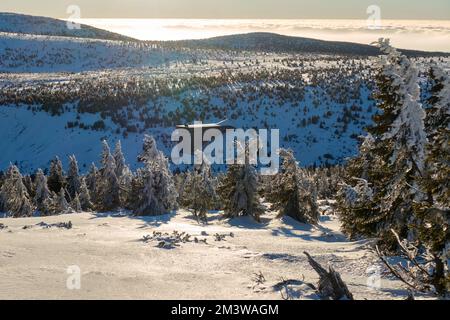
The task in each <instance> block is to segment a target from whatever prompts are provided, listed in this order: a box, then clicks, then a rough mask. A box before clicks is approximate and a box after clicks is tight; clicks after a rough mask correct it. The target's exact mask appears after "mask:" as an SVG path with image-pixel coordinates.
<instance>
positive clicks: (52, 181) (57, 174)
mask: <svg viewBox="0 0 450 320" xmlns="http://www.w3.org/2000/svg"><path fill="white" fill-rule="evenodd" d="M47 183H48V188H49V189H50V191H52V192H55V193H59V191H60V190H61V188H64V187H65V185H66V179H65V177H64V171H63V166H62V163H61V160H59V158H58V157H55V159H54V160H52V162H51V164H50V174H49V176H48V179H47Z"/></svg>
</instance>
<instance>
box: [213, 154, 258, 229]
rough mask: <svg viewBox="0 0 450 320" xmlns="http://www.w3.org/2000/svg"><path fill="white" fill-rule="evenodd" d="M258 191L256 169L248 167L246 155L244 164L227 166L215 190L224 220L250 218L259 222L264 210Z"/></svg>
mask: <svg viewBox="0 0 450 320" xmlns="http://www.w3.org/2000/svg"><path fill="white" fill-rule="evenodd" d="M247 150H248V149H247ZM246 153H248V152H246ZM258 191H259V190H258V175H257V172H256V169H255V168H254V167H253V166H252V165H250V163H249V157H248V154H247V155H246V160H245V164H233V165H229V166H228V171H227V173H226V175H225V176H223V177H222V179H221V181H220V183H219V186H218V188H217V192H218V194H219V197H220V199H221V202H222V207H223V208H224V216H225V217H226V218H235V217H239V216H251V217H253V218H254V219H255V220H256V221H258V222H260V221H261V220H260V215H261V214H262V213H263V211H264V208H263V207H262V205H261V202H260V197H259V193H258Z"/></svg>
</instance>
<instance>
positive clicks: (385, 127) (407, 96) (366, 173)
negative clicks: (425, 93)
mask: <svg viewBox="0 0 450 320" xmlns="http://www.w3.org/2000/svg"><path fill="white" fill-rule="evenodd" d="M379 46H380V49H381V51H382V52H383V53H384V54H385V55H383V56H382V57H381V58H380V63H379V65H378V76H377V78H376V84H377V94H376V95H375V96H376V98H377V100H378V107H379V108H380V110H381V111H382V113H381V114H379V115H377V116H375V117H374V125H373V126H372V127H371V128H369V133H370V134H371V135H370V137H369V139H370V143H369V141H366V142H367V143H365V144H363V146H362V149H361V152H360V156H358V157H357V158H356V159H355V160H353V161H351V162H350V163H349V166H348V169H349V170H348V173H349V176H348V177H347V180H348V181H347V184H346V185H347V186H351V185H354V183H355V182H358V181H359V182H358V183H361V180H358V179H364V180H365V181H366V182H365V183H367V186H370V190H371V193H372V194H373V198H371V199H367V198H365V199H366V201H365V202H361V201H359V202H357V203H358V206H357V207H356V208H351V207H347V208H345V206H346V205H345V201H341V203H342V204H343V206H341V210H340V211H341V213H343V214H345V215H350V216H353V217H354V218H355V219H354V223H355V224H357V223H360V225H354V226H349V225H346V224H344V231H346V227H349V228H348V230H353V231H358V232H360V233H361V234H359V235H364V236H377V237H380V238H381V239H383V241H384V242H385V243H386V244H387V245H389V246H395V245H396V241H395V239H394V238H393V236H392V234H391V232H390V229H391V228H393V229H395V230H396V231H397V233H399V234H400V236H401V237H405V238H406V237H408V235H409V236H412V234H410V233H409V234H408V231H409V230H410V229H409V227H408V225H409V224H410V223H413V221H412V220H413V219H414V217H413V210H412V205H413V201H414V199H416V198H417V197H420V196H421V193H420V192H418V189H417V185H416V183H415V181H416V179H417V177H419V176H420V175H421V174H422V170H423V164H424V155H425V146H426V142H427V139H426V134H425V130H424V117H425V112H424V110H423V108H422V106H421V104H420V102H419V99H420V89H419V85H418V70H417V68H416V67H415V65H414V64H413V63H412V62H411V61H410V60H409V59H408V58H407V57H406V56H404V55H402V54H400V53H399V52H398V51H397V50H396V49H395V48H392V47H391V46H390V44H389V41H388V40H383V39H381V40H380V42H379ZM354 178H357V179H354ZM360 187H361V184H360ZM358 189H360V190H363V189H364V188H358ZM362 196H363V198H364V195H362ZM341 199H342V198H341ZM344 220H345V219H344ZM347 220H348V222H349V224H352V222H351V221H352V219H347Z"/></svg>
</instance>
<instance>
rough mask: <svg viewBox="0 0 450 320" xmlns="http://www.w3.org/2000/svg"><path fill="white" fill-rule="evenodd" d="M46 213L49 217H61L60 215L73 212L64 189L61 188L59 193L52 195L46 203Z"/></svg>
mask: <svg viewBox="0 0 450 320" xmlns="http://www.w3.org/2000/svg"><path fill="white" fill-rule="evenodd" d="M45 206H46V209H47V210H46V211H47V212H48V214H49V215H54V216H56V215H60V214H67V213H70V212H71V211H72V209H71V208H70V206H69V204H68V203H67V200H66V192H65V190H64V188H61V190H60V191H59V192H58V193H54V192H53V193H52V196H51V198H49V199H48V200H47V201H46V205H45Z"/></svg>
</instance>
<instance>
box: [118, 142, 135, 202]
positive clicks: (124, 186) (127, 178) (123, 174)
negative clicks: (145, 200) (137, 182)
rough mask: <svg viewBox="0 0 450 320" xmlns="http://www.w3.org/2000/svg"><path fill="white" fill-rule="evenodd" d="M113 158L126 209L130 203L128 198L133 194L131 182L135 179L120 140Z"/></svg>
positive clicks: (122, 200) (121, 200) (121, 197)
mask: <svg viewBox="0 0 450 320" xmlns="http://www.w3.org/2000/svg"><path fill="white" fill-rule="evenodd" d="M113 156H114V161H115V163H116V170H115V172H116V176H117V179H119V184H120V192H119V197H120V203H121V205H122V206H123V207H126V206H127V203H128V202H129V200H128V197H129V196H130V192H131V181H132V179H133V173H132V172H131V170H130V168H129V167H128V165H127V164H126V162H125V156H124V155H123V152H122V144H121V143H120V140H118V141H117V143H116V147H115V149H114V154H113Z"/></svg>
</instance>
